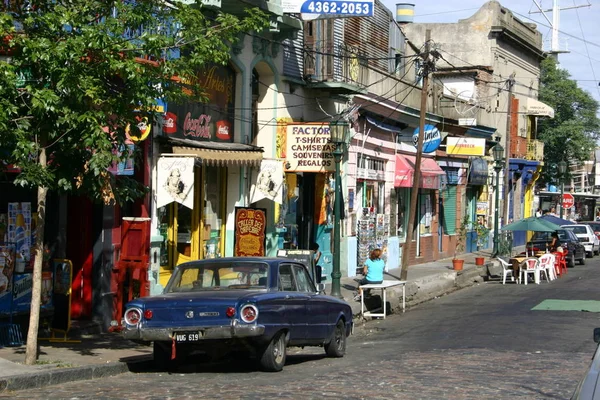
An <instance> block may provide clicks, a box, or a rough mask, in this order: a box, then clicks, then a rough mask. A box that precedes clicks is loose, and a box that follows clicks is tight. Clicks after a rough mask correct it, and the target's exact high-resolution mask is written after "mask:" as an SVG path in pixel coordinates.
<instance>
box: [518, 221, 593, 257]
mask: <svg viewBox="0 0 600 400" xmlns="http://www.w3.org/2000/svg"><path fill="white" fill-rule="evenodd" d="M569 226H571V225H569ZM556 233H558V241H559V244H560V246H561V247H562V248H563V249H567V250H568V251H569V253H568V254H567V264H568V265H569V267H574V266H575V261H576V260H577V261H579V263H580V264H582V265H583V264H585V247H583V245H582V244H581V243H580V242H579V239H578V238H577V236H575V234H574V233H573V232H571V231H569V230H566V229H562V228H561V229H558V230H557V231H556ZM551 242H552V232H534V234H533V237H532V238H531V241H530V242H528V243H527V247H528V248H529V247H530V246H533V247H534V248H537V249H539V250H541V251H546V248H547V247H548V246H549V245H550V243H551Z"/></svg>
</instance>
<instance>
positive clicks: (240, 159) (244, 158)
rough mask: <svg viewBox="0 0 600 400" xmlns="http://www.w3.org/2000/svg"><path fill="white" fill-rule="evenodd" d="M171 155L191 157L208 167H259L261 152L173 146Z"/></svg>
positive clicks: (261, 157)
mask: <svg viewBox="0 0 600 400" xmlns="http://www.w3.org/2000/svg"><path fill="white" fill-rule="evenodd" d="M173 154H182V155H183V154H185V155H193V156H195V157H198V158H200V160H201V162H202V163H203V164H206V165H210V166H222V167H227V166H239V167H244V166H256V167H258V166H260V162H261V161H262V159H263V153H262V151H240V150H214V149H200V148H197V147H186V146H173Z"/></svg>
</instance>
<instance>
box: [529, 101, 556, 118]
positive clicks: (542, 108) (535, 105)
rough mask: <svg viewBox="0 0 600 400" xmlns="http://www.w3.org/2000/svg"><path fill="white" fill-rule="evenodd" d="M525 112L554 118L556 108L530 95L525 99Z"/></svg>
mask: <svg viewBox="0 0 600 400" xmlns="http://www.w3.org/2000/svg"><path fill="white" fill-rule="evenodd" d="M525 114H526V115H535V116H538V117H550V118H554V108H552V107H550V106H549V105H547V104H544V103H542V102H541V101H539V100H536V99H532V98H531V97H528V98H527V99H526V100H525Z"/></svg>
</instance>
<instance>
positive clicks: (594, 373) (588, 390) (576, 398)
mask: <svg viewBox="0 0 600 400" xmlns="http://www.w3.org/2000/svg"><path fill="white" fill-rule="evenodd" d="M594 342H596V343H600V328H595V329H594ZM599 378H600V346H596V352H595V353H594V357H593V358H592V362H591V363H590V367H589V368H588V370H587V371H586V372H585V375H584V376H583V378H582V379H581V380H580V381H579V383H578V384H577V387H576V388H575V392H573V395H572V396H571V400H600V379H599Z"/></svg>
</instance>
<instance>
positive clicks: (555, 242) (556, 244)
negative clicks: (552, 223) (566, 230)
mask: <svg viewBox="0 0 600 400" xmlns="http://www.w3.org/2000/svg"><path fill="white" fill-rule="evenodd" d="M559 246H560V243H559V241H558V233H557V232H552V241H551V242H550V246H549V250H550V251H551V252H554V251H556V250H557V249H558V247H559Z"/></svg>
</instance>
